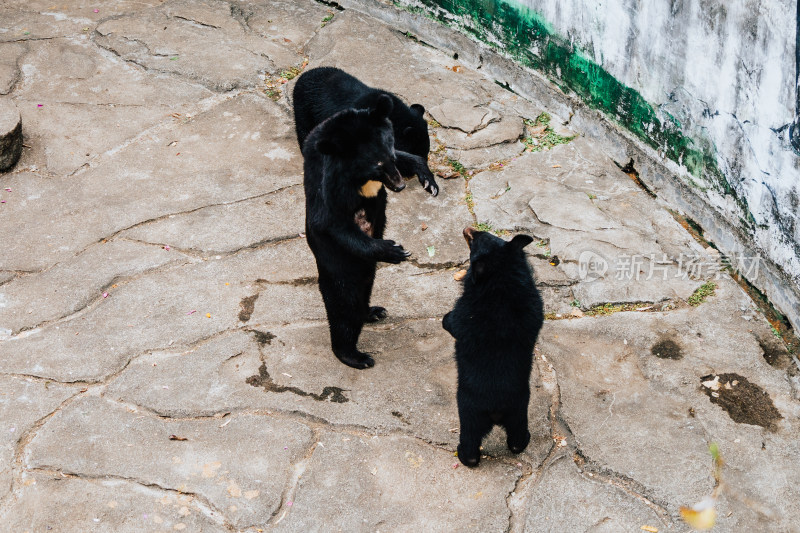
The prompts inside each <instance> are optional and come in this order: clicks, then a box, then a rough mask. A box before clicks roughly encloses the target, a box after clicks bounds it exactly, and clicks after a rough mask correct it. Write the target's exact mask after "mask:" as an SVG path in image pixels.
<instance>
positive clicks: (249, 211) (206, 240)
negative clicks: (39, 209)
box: [120, 161, 305, 254]
mask: <svg viewBox="0 0 800 533" xmlns="http://www.w3.org/2000/svg"><path fill="white" fill-rule="evenodd" d="M276 162H277V161H276ZM303 231H305V195H304V194H303V187H302V186H293V187H288V188H286V189H282V190H278V191H276V192H274V193H266V194H263V195H260V196H258V197H256V198H251V199H248V200H242V201H238V202H234V203H230V204H224V205H213V206H210V207H203V208H200V209H197V210H196V211H191V212H188V213H181V214H177V215H169V216H167V217H166V218H162V219H159V220H156V221H153V222H148V223H146V224H142V225H139V226H136V227H134V228H131V229H129V230H126V231H124V232H122V233H121V234H120V236H122V237H125V238H128V239H135V240H140V241H145V242H150V243H157V244H168V245H170V246H171V247H173V248H177V249H181V250H191V251H193V252H198V253H206V254H217V253H230V252H234V251H236V250H241V249H242V248H246V247H248V246H257V245H259V244H261V243H265V242H270V241H277V240H282V239H288V238H290V237H296V236H297V235H299V234H300V233H303Z"/></svg>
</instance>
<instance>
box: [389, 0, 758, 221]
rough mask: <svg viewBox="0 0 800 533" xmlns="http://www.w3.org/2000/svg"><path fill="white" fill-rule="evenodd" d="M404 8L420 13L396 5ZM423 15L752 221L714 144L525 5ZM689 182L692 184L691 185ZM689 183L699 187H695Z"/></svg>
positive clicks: (469, 3) (448, 0) (448, 5)
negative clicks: (571, 98)
mask: <svg viewBox="0 0 800 533" xmlns="http://www.w3.org/2000/svg"><path fill="white" fill-rule="evenodd" d="M394 1H395V4H396V5H398V6H399V7H402V8H404V9H411V10H414V11H420V9H419V8H416V9H414V8H413V7H409V5H408V4H406V3H405V0H394ZM418 1H419V2H420V4H418V5H423V6H425V9H423V10H422V11H424V12H426V15H427V16H431V17H432V18H434V19H436V20H438V21H440V22H442V23H445V24H447V25H449V26H456V27H457V28H458V29H460V30H462V31H464V32H465V33H468V34H470V35H472V36H474V37H476V38H477V39H478V40H480V41H481V42H483V43H485V44H487V45H489V46H491V47H492V48H495V49H498V51H500V52H503V53H504V54H506V55H508V56H510V57H511V58H512V59H514V60H515V61H518V62H519V63H521V64H523V65H525V66H528V67H530V68H533V69H535V70H537V71H539V72H541V73H543V74H545V75H546V76H547V77H548V78H550V80H551V81H553V82H554V83H556V84H557V85H558V86H559V88H561V90H563V91H564V92H567V93H569V92H571V93H574V94H576V95H577V96H578V97H580V98H581V100H583V101H584V102H585V103H586V104H587V105H589V106H590V107H592V108H594V109H598V110H600V111H602V112H603V113H605V114H606V115H607V116H608V117H609V118H611V119H612V120H614V121H615V122H617V123H618V124H619V125H621V126H622V127H624V128H625V129H627V130H628V131H630V132H631V133H633V134H634V135H636V136H637V137H638V138H639V139H641V140H642V141H643V142H644V143H646V144H647V145H649V146H651V147H652V148H654V149H656V150H658V151H659V152H661V153H662V154H663V155H664V156H665V157H667V158H669V159H671V160H672V161H675V162H676V163H678V164H680V165H683V166H684V167H685V168H686V170H687V171H688V172H689V174H690V175H691V176H694V177H695V178H697V179H700V180H702V181H703V182H705V183H708V184H710V185H711V186H712V187H713V188H714V189H716V190H717V191H718V192H719V193H721V194H725V195H731V196H732V197H733V198H734V199H735V200H736V202H737V204H738V205H739V207H740V208H741V209H742V215H743V217H744V218H745V219H746V222H747V224H748V225H750V224H752V216H751V215H750V212H749V209H748V207H747V204H746V202H745V201H744V199H743V198H740V197H738V196H737V195H736V192H735V191H734V190H733V189H732V188H731V186H730V184H729V182H728V180H727V179H725V176H724V174H723V173H722V171H721V170H720V168H719V165H718V163H717V157H716V150H715V147H714V144H713V142H712V141H711V140H710V139H707V138H691V137H689V136H687V135H685V134H684V131H683V129H682V127H681V124H680V122H679V121H678V120H676V119H675V118H674V117H672V116H671V115H669V114H668V113H665V112H659V111H658V110H657V109H656V108H655V107H654V106H653V105H651V104H650V103H648V102H647V101H646V100H645V99H644V98H643V97H642V95H641V94H639V93H638V92H637V91H636V90H634V89H632V88H631V87H627V86H625V85H623V84H622V83H620V82H619V81H618V80H617V79H615V78H614V77H613V76H612V75H610V74H609V73H608V72H606V71H605V70H604V69H603V68H602V67H601V66H600V65H598V64H597V63H595V62H594V61H593V60H592V59H590V58H589V56H588V54H586V53H585V52H584V51H583V50H581V49H580V48H579V46H576V45H574V44H572V43H570V42H569V41H568V40H567V39H565V38H564V37H563V36H560V35H558V34H557V33H556V32H555V30H554V29H553V27H552V26H551V25H549V24H548V23H547V22H546V21H545V20H544V19H542V17H541V16H540V15H539V14H538V13H536V12H535V11H533V10H532V9H530V8H528V7H527V6H525V5H522V4H518V3H509V2H507V1H504V0H418ZM690 181H691V180H690ZM691 184H692V185H694V186H697V184H696V182H694V181H691Z"/></svg>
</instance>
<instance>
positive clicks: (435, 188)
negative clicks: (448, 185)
mask: <svg viewBox="0 0 800 533" xmlns="http://www.w3.org/2000/svg"><path fill="white" fill-rule="evenodd" d="M417 177H418V178H419V182H420V184H421V185H422V188H423V189H425V190H426V191H428V192H429V193H430V195H431V196H437V195H438V194H439V185H437V184H436V180H435V179H433V173H432V172H431V171H430V170H428V171H427V172H420V173H419V174H418V175H417Z"/></svg>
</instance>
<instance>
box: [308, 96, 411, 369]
mask: <svg viewBox="0 0 800 533" xmlns="http://www.w3.org/2000/svg"><path fill="white" fill-rule="evenodd" d="M391 109H392V100H391V99H390V98H389V97H388V96H384V97H381V98H379V99H377V100H376V102H375V106H374V107H372V108H369V109H358V110H356V109H348V110H345V111H340V112H338V113H336V114H334V115H333V116H331V117H330V118H328V119H326V120H324V121H322V123H321V124H319V125H318V126H317V127H316V128H314V129H313V130H312V131H311V133H310V134H309V135H308V137H307V138H306V142H305V143H304V147H303V158H304V162H303V173H304V178H303V185H304V188H305V195H306V239H307V241H308V245H309V247H310V248H311V251H312V252H313V254H314V258H315V259H316V263H317V271H318V272H319V290H320V292H321V293H322V299H323V301H324V303H325V310H326V312H327V316H328V324H329V326H330V334H331V346H332V349H333V353H334V354H335V355H336V357H338V358H339V360H340V361H342V362H343V363H344V364H346V365H349V366H352V367H354V368H367V367H370V366H373V365H374V364H375V361H374V360H373V358H372V357H371V356H370V355H368V354H366V353H362V352H360V351H358V349H357V348H356V344H357V342H358V337H359V335H360V334H361V329H362V327H363V326H364V323H365V322H369V321H376V320H379V319H381V318H383V317H385V316H386V309H384V308H383V307H370V306H369V299H370V295H371V293H372V284H373V282H374V280H375V268H376V263H377V262H378V261H384V262H388V263H399V262H401V261H404V260H405V259H406V258H407V257H408V255H409V254H408V252H406V251H405V250H403V247H402V246H400V245H399V244H396V243H395V242H394V241H391V240H385V239H383V231H384V228H385V227H386V190H385V189H384V185H385V186H386V187H389V188H390V189H392V190H393V191H400V190H402V189H403V188H404V187H405V182H404V181H403V178H402V176H401V175H400V173H399V172H398V171H397V168H396V167H395V159H394V135H393V132H392V125H391V123H390V122H389V120H388V116H389V113H390V112H391Z"/></svg>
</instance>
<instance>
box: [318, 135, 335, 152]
mask: <svg viewBox="0 0 800 533" xmlns="http://www.w3.org/2000/svg"><path fill="white" fill-rule="evenodd" d="M317 150H319V152H320V153H321V154H325V155H332V154H335V153H337V152H338V151H339V147H338V146H336V143H335V142H333V141H331V140H329V139H320V140H318V141H317Z"/></svg>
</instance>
